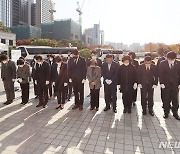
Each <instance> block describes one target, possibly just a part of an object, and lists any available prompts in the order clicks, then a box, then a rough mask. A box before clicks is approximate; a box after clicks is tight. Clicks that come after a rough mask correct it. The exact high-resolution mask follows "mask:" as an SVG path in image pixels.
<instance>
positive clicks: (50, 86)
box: [48, 55, 54, 98]
mask: <svg viewBox="0 0 180 154" xmlns="http://www.w3.org/2000/svg"><path fill="white" fill-rule="evenodd" d="M48 63H49V65H50V69H51V70H52V66H53V63H54V55H49V56H48ZM53 89H54V88H53V85H52V72H51V76H50V83H49V88H48V91H49V97H50V98H51V97H52V95H53V92H54V91H53Z"/></svg>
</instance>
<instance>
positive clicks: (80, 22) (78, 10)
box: [76, 0, 85, 25]
mask: <svg viewBox="0 0 180 154" xmlns="http://www.w3.org/2000/svg"><path fill="white" fill-rule="evenodd" d="M84 3H85V0H83V3H82V6H81V7H80V4H79V1H78V2H77V9H76V11H77V12H78V14H79V24H80V25H82V17H81V15H82V14H83V12H82V9H83V6H84Z"/></svg>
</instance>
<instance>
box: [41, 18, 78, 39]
mask: <svg viewBox="0 0 180 154" xmlns="http://www.w3.org/2000/svg"><path fill="white" fill-rule="evenodd" d="M81 36H82V34H81V25H79V23H76V22H75V21H73V20H72V19H64V20H57V21H54V22H53V23H46V24H42V26H41V37H42V38H47V39H55V40H62V39H67V40H81Z"/></svg>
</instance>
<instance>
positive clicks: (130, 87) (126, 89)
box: [119, 56, 137, 113]
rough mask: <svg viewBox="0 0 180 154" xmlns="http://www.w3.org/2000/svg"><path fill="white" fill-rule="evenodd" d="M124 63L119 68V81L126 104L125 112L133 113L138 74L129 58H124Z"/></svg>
mask: <svg viewBox="0 0 180 154" xmlns="http://www.w3.org/2000/svg"><path fill="white" fill-rule="evenodd" d="M122 62H123V64H122V65H121V66H120V68H119V81H120V91H121V92H122V99H123V104H124V111H123V112H124V113H126V112H128V113H131V107H132V102H133V92H134V90H135V89H137V79H136V76H137V74H136V69H135V67H134V66H133V65H132V64H131V59H130V57H129V56H124V57H123V59H122Z"/></svg>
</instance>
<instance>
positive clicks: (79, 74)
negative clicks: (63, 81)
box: [68, 56, 87, 82]
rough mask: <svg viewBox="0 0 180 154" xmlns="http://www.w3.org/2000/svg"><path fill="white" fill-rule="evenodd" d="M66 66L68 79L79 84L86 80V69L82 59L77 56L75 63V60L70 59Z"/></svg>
mask: <svg viewBox="0 0 180 154" xmlns="http://www.w3.org/2000/svg"><path fill="white" fill-rule="evenodd" d="M68 66H69V68H68V71H69V78H71V79H72V80H75V81H79V82H81V81H82V80H83V79H86V73H87V67H86V61H85V59H84V58H82V57H80V56H79V58H78V62H77V63H76V59H75V58H72V59H71V60H70V62H69V63H68Z"/></svg>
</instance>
